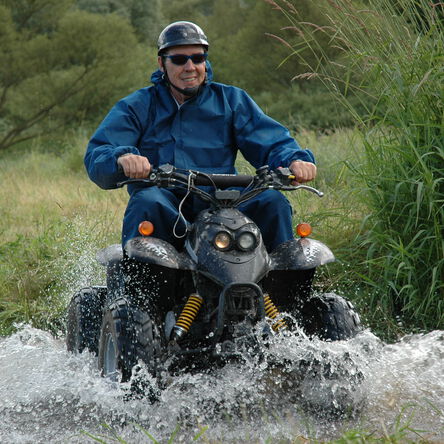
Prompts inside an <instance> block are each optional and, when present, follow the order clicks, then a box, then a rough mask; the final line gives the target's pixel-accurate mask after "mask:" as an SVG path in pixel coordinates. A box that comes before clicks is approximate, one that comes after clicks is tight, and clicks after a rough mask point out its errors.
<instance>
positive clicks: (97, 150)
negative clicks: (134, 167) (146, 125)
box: [84, 92, 148, 189]
mask: <svg viewBox="0 0 444 444" xmlns="http://www.w3.org/2000/svg"><path fill="white" fill-rule="evenodd" d="M146 101H147V100H146V99H145V100H140V92H136V93H134V94H132V95H131V96H129V97H127V98H125V99H122V100H121V101H119V102H118V103H117V104H116V105H115V106H114V107H113V108H112V109H111V111H110V112H109V113H108V115H107V116H106V117H105V119H104V120H103V122H102V123H101V124H100V125H99V127H98V128H97V130H96V132H95V133H94V135H93V136H92V138H91V140H90V141H89V143H88V147H87V150H86V154H85V158H84V163H85V167H86V170H87V172H88V176H89V177H90V179H91V180H92V181H93V182H95V183H96V184H97V185H99V187H101V188H104V189H112V188H116V185H117V183H118V182H119V181H122V180H124V179H125V175H124V174H123V172H122V171H120V170H119V169H118V165H117V159H118V158H119V157H120V156H121V155H123V154H126V153H132V154H140V153H139V149H138V148H137V145H138V143H139V140H140V137H141V135H142V133H143V124H142V122H146V119H147V111H146V110H147V109H148V104H147V103H145V102H146Z"/></svg>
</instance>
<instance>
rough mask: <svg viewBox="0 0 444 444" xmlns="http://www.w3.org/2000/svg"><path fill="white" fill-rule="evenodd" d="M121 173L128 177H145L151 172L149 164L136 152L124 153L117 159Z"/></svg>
mask: <svg viewBox="0 0 444 444" xmlns="http://www.w3.org/2000/svg"><path fill="white" fill-rule="evenodd" d="M117 165H119V166H121V167H122V169H123V173H124V174H125V176H126V177H129V178H130V179H145V178H146V177H148V175H149V174H150V172H151V164H150V162H149V160H148V159H147V158H146V157H144V156H139V155H137V154H124V155H123V156H120V157H119V158H118V159H117Z"/></svg>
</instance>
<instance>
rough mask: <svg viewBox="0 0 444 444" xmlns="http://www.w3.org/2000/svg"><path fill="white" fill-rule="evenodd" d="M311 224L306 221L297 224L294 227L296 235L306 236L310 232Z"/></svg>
mask: <svg viewBox="0 0 444 444" xmlns="http://www.w3.org/2000/svg"><path fill="white" fill-rule="evenodd" d="M311 231H312V230H311V225H310V224H307V223H302V224H298V225H297V227H296V232H297V233H298V236H301V237H307V236H310V234H311Z"/></svg>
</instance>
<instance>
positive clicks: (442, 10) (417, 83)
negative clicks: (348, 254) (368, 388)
mask: <svg viewBox="0 0 444 444" xmlns="http://www.w3.org/2000/svg"><path fill="white" fill-rule="evenodd" d="M272 3H274V4H275V7H277V8H279V9H281V10H282V12H283V13H284V14H285V15H286V16H287V18H288V19H289V20H290V21H291V22H292V24H293V27H294V28H295V30H297V32H299V34H300V35H301V36H302V41H301V43H300V46H301V47H302V46H309V47H312V48H313V53H314V54H318V57H317V63H316V64H315V65H314V64H313V63H311V64H309V63H308V62H307V60H302V59H301V63H305V64H306V65H307V73H306V74H305V76H306V77H307V78H308V77H310V76H316V77H317V78H319V79H321V80H322V81H323V82H324V84H325V85H326V86H327V87H328V88H329V89H330V90H332V91H334V92H335V93H336V97H337V98H338V100H339V101H340V102H342V103H343V104H344V105H345V106H346V107H348V109H349V111H350V112H351V113H352V114H353V115H354V117H355V119H356V121H357V123H358V124H359V125H360V127H361V129H362V135H363V138H364V144H365V147H366V150H365V151H366V156H365V159H364V161H363V162H362V163H360V164H355V165H354V166H353V168H354V171H355V173H356V174H357V175H358V176H359V177H361V178H362V179H363V182H364V183H365V189H364V190H363V197H364V198H365V200H366V203H367V204H368V206H369V208H370V209H371V211H370V213H369V214H368V216H367V218H366V219H365V220H364V224H363V230H362V232H361V233H360V235H359V237H358V238H357V240H356V242H357V245H358V247H359V251H360V253H361V257H363V258H364V261H363V262H362V263H361V265H362V266H363V267H364V268H361V272H362V270H364V272H363V273H362V278H363V279H364V280H365V281H366V283H367V284H369V285H370V286H371V288H372V291H371V297H370V301H369V302H370V310H369V311H370V312H377V309H378V308H379V309H381V308H382V310H383V311H384V312H385V313H389V314H390V315H391V316H393V317H396V318H397V319H398V320H399V321H400V322H403V323H404V325H405V326H407V327H409V328H421V329H434V328H444V134H443V129H444V3H443V2H436V3H430V2H428V1H427V0H397V1H396V2H393V1H390V0H368V1H366V2H363V3H359V2H356V1H353V2H352V1H350V0H326V1H325V2H323V3H320V7H322V8H323V11H324V13H325V15H326V17H328V19H329V21H330V26H324V27H322V28H321V27H319V26H317V25H316V24H313V23H306V22H304V21H303V18H302V17H300V16H299V14H298V11H297V2H296V1H293V2H288V1H276V2H274V1H273V2H272ZM317 33H326V34H328V35H329V36H330V44H331V45H332V46H334V47H335V48H336V49H337V51H338V57H337V58H336V59H335V60H331V59H327V57H326V56H325V54H326V51H322V48H320V47H319V44H318V43H317V40H316V39H315V37H316V34H317ZM298 49H299V48H298V47H295V51H294V55H295V56H298V55H299V54H300V52H299V51H298ZM339 54H342V55H339ZM351 96H353V97H359V98H360V100H361V101H362V103H363V104H364V105H365V110H366V111H365V112H364V113H363V112H358V109H357V108H356V107H353V105H352V103H353V101H352V100H350V97H351Z"/></svg>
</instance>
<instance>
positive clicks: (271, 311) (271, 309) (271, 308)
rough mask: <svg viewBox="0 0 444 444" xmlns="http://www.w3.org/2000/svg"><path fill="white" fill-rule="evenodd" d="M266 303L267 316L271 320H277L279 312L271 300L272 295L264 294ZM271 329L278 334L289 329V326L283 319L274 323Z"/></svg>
mask: <svg viewBox="0 0 444 444" xmlns="http://www.w3.org/2000/svg"><path fill="white" fill-rule="evenodd" d="M264 301H265V314H266V315H267V316H268V317H269V318H270V319H275V318H276V317H277V316H279V314H280V313H279V311H278V309H277V308H276V305H274V303H273V301H272V300H271V298H270V295H269V294H267V293H265V294H264ZM271 328H272V329H273V330H274V331H275V332H278V331H279V330H281V329H284V328H287V324H286V322H285V321H284V320H283V319H278V320H277V321H276V322H273V324H272V325H271Z"/></svg>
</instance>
